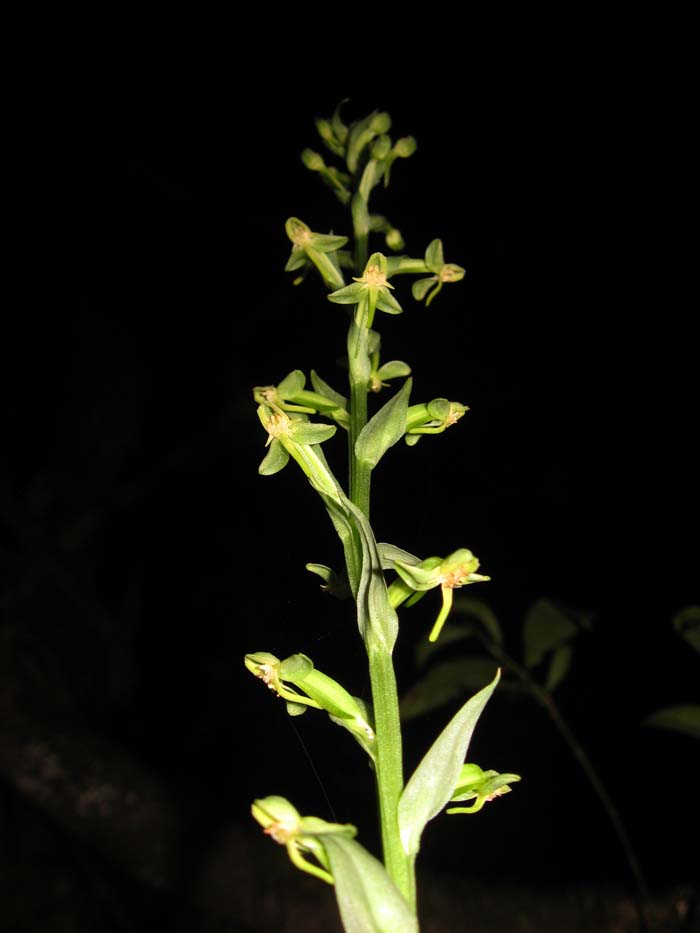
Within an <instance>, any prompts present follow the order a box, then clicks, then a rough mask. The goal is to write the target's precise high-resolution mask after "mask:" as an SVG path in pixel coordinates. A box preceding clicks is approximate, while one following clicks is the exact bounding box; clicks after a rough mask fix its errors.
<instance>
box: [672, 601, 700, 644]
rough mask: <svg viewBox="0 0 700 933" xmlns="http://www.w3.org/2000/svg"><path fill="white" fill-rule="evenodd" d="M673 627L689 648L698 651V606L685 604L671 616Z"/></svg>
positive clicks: (699, 637)
mask: <svg viewBox="0 0 700 933" xmlns="http://www.w3.org/2000/svg"><path fill="white" fill-rule="evenodd" d="M673 627H674V628H675V630H676V631H677V632H678V634H679V635H680V636H681V638H685V640H686V641H687V642H688V644H689V645H690V646H691V648H695V650H696V651H700V606H685V607H684V608H683V609H681V610H680V612H678V613H677V614H676V615H675V616H674V618H673Z"/></svg>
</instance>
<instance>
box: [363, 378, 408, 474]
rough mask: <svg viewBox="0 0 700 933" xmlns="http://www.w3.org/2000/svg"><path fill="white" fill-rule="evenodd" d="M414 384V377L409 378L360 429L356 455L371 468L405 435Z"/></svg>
mask: <svg viewBox="0 0 700 933" xmlns="http://www.w3.org/2000/svg"><path fill="white" fill-rule="evenodd" d="M412 384H413V381H412V379H410V378H408V379H407V380H406V381H405V382H404V384H403V386H402V387H401V388H400V389H399V391H398V392H397V393H396V394H395V395H393V396H392V397H391V398H390V399H389V401H388V402H387V403H386V404H385V405H384V406H383V407H382V408H380V409H379V411H378V412H377V413H376V414H375V415H374V416H373V417H372V418H370V420H369V421H368V422H367V424H366V425H365V426H364V427H363V428H362V430H361V431H360V434H359V436H358V438H357V441H356V443H355V456H356V457H357V459H358V460H362V461H363V462H364V463H366V464H368V465H369V467H370V469H374V467H375V466H376V465H377V464H378V463H379V461H380V460H381V458H382V457H383V456H384V454H385V453H386V452H387V450H388V449H389V448H390V447H392V446H393V445H394V444H396V442H397V441H400V440H401V438H402V437H403V435H404V432H405V430H406V412H407V411H408V398H409V396H410V394H411V386H412Z"/></svg>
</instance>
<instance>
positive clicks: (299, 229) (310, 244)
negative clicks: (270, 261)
mask: <svg viewBox="0 0 700 933" xmlns="http://www.w3.org/2000/svg"><path fill="white" fill-rule="evenodd" d="M284 229H285V230H286V232H287V236H288V237H289V239H290V240H291V241H292V252H291V253H290V255H289V259H288V260H287V264H286V266H285V267H284V269H285V272H295V271H296V270H297V269H302V268H303V267H304V266H308V264H309V263H310V262H311V263H313V264H314V265H315V266H316V268H317V269H318V271H319V272H320V273H321V277H322V278H323V281H324V282H325V283H326V285H327V286H328V287H329V288H340V287H341V286H342V285H344V284H345V281H344V279H343V276H342V274H341V272H340V268H339V266H338V262H337V260H336V259H335V257H333V256H332V255H331V254H332V253H333V252H335V251H336V250H339V249H341V247H343V246H345V244H346V243H347V242H348V238H347V237H346V236H334V235H333V234H327V233H313V231H312V230H311V228H310V227H309V226H307V224H305V223H304V222H303V221H302V220H299V218H298V217H289V218H288V219H287V222H286V223H285V225H284ZM297 281H299V280H297Z"/></svg>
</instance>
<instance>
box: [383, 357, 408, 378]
mask: <svg viewBox="0 0 700 933" xmlns="http://www.w3.org/2000/svg"><path fill="white" fill-rule="evenodd" d="M410 375H411V367H410V366H409V365H408V363H404V362H403V361H402V360H389V362H388V363H382V365H381V366H380V367H379V369H378V370H377V376H378V377H379V379H380V380H381V381H382V382H384V381H385V380H386V381H387V382H388V381H389V380H390V379H399V378H401V377H402V376H410Z"/></svg>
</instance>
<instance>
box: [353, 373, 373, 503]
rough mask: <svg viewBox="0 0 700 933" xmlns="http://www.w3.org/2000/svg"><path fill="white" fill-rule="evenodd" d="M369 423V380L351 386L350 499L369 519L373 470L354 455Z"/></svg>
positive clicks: (354, 382) (355, 382)
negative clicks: (358, 440) (359, 437)
mask: <svg viewBox="0 0 700 933" xmlns="http://www.w3.org/2000/svg"><path fill="white" fill-rule="evenodd" d="M365 424H367V380H364V381H356V380H353V381H352V384H351V386H350V436H349V444H350V500H351V502H353V503H354V504H355V505H356V506H357V507H358V509H361V510H362V511H363V512H364V513H365V515H366V516H367V518H368V519H369V506H370V474H371V470H370V468H369V467H368V466H367V465H366V464H363V463H362V462H361V461H359V460H358V459H357V457H355V456H354V454H353V451H354V450H355V441H356V440H357V438H358V436H359V434H360V431H361V430H362V428H363V427H364V426H365Z"/></svg>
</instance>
